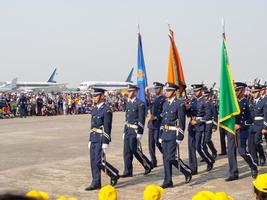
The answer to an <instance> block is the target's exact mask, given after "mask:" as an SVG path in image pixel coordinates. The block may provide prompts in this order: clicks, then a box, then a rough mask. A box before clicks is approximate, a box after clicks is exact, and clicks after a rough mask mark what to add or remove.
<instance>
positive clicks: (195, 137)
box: [187, 84, 214, 175]
mask: <svg viewBox="0 0 267 200" xmlns="http://www.w3.org/2000/svg"><path fill="white" fill-rule="evenodd" d="M192 87H193V90H194V93H195V97H194V98H193V99H192V101H191V106H190V108H189V109H188V110H187V114H188V116H189V117H190V118H191V120H190V122H189V125H188V134H189V135H188V152H189V166H190V168H191V170H192V173H193V175H194V174H197V173H198V171H197V170H198V168H197V167H198V164H197V156H196V151H197V152H198V154H199V155H200V156H201V158H202V159H203V160H204V161H205V162H206V163H207V171H210V170H211V169H212V168H213V163H214V159H213V157H212V156H211V155H210V153H209V152H208V149H207V147H206V145H205V140H204V138H205V127H206V122H207V121H208V120H209V119H210V116H211V115H212V114H211V109H209V104H207V101H206V100H205V99H204V98H203V84H194V85H192Z"/></svg>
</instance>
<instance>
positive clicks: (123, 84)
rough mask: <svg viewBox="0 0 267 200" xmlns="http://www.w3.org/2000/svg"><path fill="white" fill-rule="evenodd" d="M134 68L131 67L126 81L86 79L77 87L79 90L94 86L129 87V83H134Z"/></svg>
mask: <svg viewBox="0 0 267 200" xmlns="http://www.w3.org/2000/svg"><path fill="white" fill-rule="evenodd" d="M133 70H134V68H132V69H131V71H130V73H129V75H128V77H127V79H126V80H125V82H117V81H85V82H82V83H81V84H80V86H79V87H78V88H77V90H78V91H85V90H89V89H91V88H94V87H99V88H104V89H106V90H121V89H125V88H127V86H128V85H129V84H132V83H133V81H132V76H133Z"/></svg>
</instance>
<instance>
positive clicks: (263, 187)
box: [253, 173, 267, 193]
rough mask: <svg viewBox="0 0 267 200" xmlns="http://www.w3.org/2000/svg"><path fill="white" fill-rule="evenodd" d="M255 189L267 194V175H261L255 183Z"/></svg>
mask: <svg viewBox="0 0 267 200" xmlns="http://www.w3.org/2000/svg"><path fill="white" fill-rule="evenodd" d="M253 185H254V186H255V188H256V189H257V190H259V191H261V192H264V193H267V173H266V174H259V175H258V176H257V178H256V180H255V181H253Z"/></svg>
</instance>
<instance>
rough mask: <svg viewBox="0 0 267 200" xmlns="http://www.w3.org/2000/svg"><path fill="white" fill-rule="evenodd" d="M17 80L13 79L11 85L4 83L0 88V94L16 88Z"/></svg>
mask: <svg viewBox="0 0 267 200" xmlns="http://www.w3.org/2000/svg"><path fill="white" fill-rule="evenodd" d="M17 81H18V79H17V78H14V79H13V80H12V81H11V83H4V84H2V85H1V86H0V92H10V91H13V90H15V89H16V88H17Z"/></svg>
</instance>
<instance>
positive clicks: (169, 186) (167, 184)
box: [161, 182, 173, 189]
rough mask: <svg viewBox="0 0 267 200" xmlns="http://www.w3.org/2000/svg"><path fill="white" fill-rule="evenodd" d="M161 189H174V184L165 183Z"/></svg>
mask: <svg viewBox="0 0 267 200" xmlns="http://www.w3.org/2000/svg"><path fill="white" fill-rule="evenodd" d="M161 187H162V188H163V189H165V188H172V187H173V183H172V182H170V183H163V184H162V185H161Z"/></svg>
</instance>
